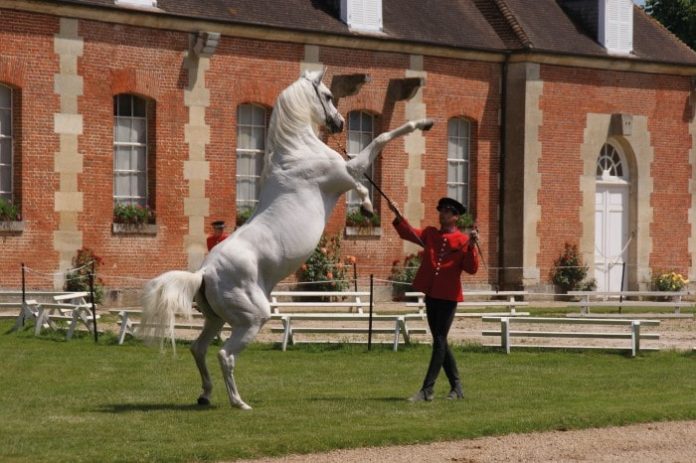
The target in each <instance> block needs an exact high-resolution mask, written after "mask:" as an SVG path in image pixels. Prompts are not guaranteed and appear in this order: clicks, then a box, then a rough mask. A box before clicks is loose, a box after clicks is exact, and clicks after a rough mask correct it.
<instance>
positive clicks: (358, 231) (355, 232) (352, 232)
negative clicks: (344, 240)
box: [346, 226, 382, 237]
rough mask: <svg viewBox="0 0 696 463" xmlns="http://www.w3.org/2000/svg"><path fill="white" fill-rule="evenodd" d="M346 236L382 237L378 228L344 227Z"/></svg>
mask: <svg viewBox="0 0 696 463" xmlns="http://www.w3.org/2000/svg"><path fill="white" fill-rule="evenodd" d="M346 236H377V237H379V236H382V229H381V228H380V227H349V226H347V227H346Z"/></svg>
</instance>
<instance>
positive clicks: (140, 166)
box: [132, 146, 147, 172]
mask: <svg viewBox="0 0 696 463" xmlns="http://www.w3.org/2000/svg"><path fill="white" fill-rule="evenodd" d="M133 154H134V157H135V158H134V161H135V162H133V164H132V166H133V169H137V170H138V171H139V172H145V170H146V162H145V161H146V160H147V156H146V154H145V147H144V146H138V147H137V148H133Z"/></svg>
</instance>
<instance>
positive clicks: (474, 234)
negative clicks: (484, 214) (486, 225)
mask: <svg viewBox="0 0 696 463" xmlns="http://www.w3.org/2000/svg"><path fill="white" fill-rule="evenodd" d="M478 241H479V235H478V228H472V229H471V231H470V232H469V246H472V247H473V246H474V245H475V244H476V243H478Z"/></svg>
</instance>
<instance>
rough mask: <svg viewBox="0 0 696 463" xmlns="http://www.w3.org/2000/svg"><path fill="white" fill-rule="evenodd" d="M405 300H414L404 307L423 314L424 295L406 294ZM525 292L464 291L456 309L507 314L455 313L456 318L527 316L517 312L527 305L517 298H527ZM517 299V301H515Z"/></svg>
mask: <svg viewBox="0 0 696 463" xmlns="http://www.w3.org/2000/svg"><path fill="white" fill-rule="evenodd" d="M405 295H406V297H407V298H411V299H413V298H415V299H416V301H414V302H406V307H409V308H413V309H417V310H418V313H420V314H424V313H425V294H423V293H421V292H417V291H416V292H407V293H406V294H405ZM527 295H528V293H527V291H466V292H465V293H464V299H465V300H464V301H462V302H458V303H457V309H484V310H486V309H490V308H506V309H508V310H509V312H499V313H474V312H457V313H456V315H455V316H457V317H476V318H478V317H480V316H482V315H489V316H494V315H500V316H528V315H529V312H517V308H518V307H526V306H528V305H529V303H528V302H526V301H520V300H519V298H521V297H524V296H527ZM494 297H503V298H505V300H499V299H498V300H496V299H491V298H494ZM516 298H517V299H516Z"/></svg>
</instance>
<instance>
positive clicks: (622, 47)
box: [599, 0, 633, 53]
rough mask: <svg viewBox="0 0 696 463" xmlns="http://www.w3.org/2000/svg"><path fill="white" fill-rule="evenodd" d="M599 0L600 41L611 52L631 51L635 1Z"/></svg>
mask: <svg viewBox="0 0 696 463" xmlns="http://www.w3.org/2000/svg"><path fill="white" fill-rule="evenodd" d="M599 1H600V8H599V11H600V14H599V22H600V23H599V42H600V43H601V44H602V45H603V46H604V48H606V49H607V50H608V51H609V52H613V53H630V52H631V51H632V50H633V2H632V1H631V0H599Z"/></svg>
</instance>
